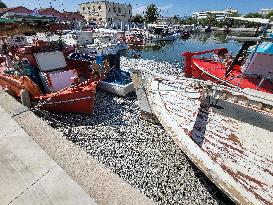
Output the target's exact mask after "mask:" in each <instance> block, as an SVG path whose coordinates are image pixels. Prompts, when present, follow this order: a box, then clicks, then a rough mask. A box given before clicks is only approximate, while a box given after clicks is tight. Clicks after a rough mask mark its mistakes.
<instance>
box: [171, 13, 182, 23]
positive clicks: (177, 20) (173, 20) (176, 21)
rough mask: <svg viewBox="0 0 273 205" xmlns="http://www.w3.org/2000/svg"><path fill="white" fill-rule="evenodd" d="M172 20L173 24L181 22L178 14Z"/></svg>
mask: <svg viewBox="0 0 273 205" xmlns="http://www.w3.org/2000/svg"><path fill="white" fill-rule="evenodd" d="M171 20H172V23H173V24H180V23H181V22H180V19H179V18H178V16H177V15H174V16H173V17H172V19H171Z"/></svg>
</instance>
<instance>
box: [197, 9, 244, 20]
mask: <svg viewBox="0 0 273 205" xmlns="http://www.w3.org/2000/svg"><path fill="white" fill-rule="evenodd" d="M235 14H236V15H237V14H239V11H238V10H237V9H226V10H222V11H216V10H209V11H200V12H193V14H192V17H193V18H196V19H198V20H200V19H204V18H207V17H208V16H209V15H214V16H216V19H217V20H218V21H221V20H223V19H224V18H226V17H228V16H231V15H235Z"/></svg>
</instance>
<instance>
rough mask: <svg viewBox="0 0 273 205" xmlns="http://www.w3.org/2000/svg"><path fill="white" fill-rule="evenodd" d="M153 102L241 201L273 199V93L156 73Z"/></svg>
mask: <svg viewBox="0 0 273 205" xmlns="http://www.w3.org/2000/svg"><path fill="white" fill-rule="evenodd" d="M146 94H147V97H148V102H149V103H148V104H149V106H150V107H151V110H152V112H153V113H154V114H155V115H156V117H157V118H158V120H159V121H160V122H161V124H162V125H163V126H164V128H165V129H166V131H167V132H168V133H169V135H170V136H171V137H172V138H173V139H174V141H175V142H176V143H177V145H179V146H180V148H181V149H182V150H183V151H184V152H185V153H186V154H187V156H188V157H189V158H190V159H191V160H192V161H193V162H194V164H195V165H196V166H198V167H199V168H200V169H201V170H202V171H203V172H204V173H205V174H206V175H207V176H208V177H209V178H210V179H211V180H212V181H213V182H214V183H215V184H216V185H217V186H218V187H219V188H220V189H222V190H223V191H224V192H225V193H226V194H227V195H228V196H229V197H230V198H231V199H233V200H234V202H236V203H238V204H253V205H254V204H255V205H258V204H272V201H273V161H272V159H273V126H272V124H273V98H272V95H271V94H267V93H262V92H259V91H254V90H251V89H243V90H240V91H238V90H237V89H233V88H230V87H226V86H220V85H217V84H213V83H211V82H209V81H199V80H196V79H189V78H182V79H180V80H175V79H171V78H167V77H154V78H151V79H150V80H149V81H148V83H147V92H146Z"/></svg>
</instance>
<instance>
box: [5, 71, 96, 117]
mask: <svg viewBox="0 0 273 205" xmlns="http://www.w3.org/2000/svg"><path fill="white" fill-rule="evenodd" d="M0 87H2V88H4V89H7V90H8V91H9V93H11V94H12V95H14V96H15V97H20V92H21V91H22V90H26V91H28V93H29V96H30V101H31V104H32V105H35V107H36V108H39V109H43V110H47V111H50V112H57V113H66V112H71V113H81V114H92V113H93V110H94V104H95V94H96V87H97V81H92V80H87V81H85V82H83V83H80V84H77V85H74V86H70V87H67V88H65V89H62V90H60V91H57V92H53V93H49V94H42V92H41V91H40V88H39V87H38V86H37V85H36V84H35V83H33V81H32V80H30V79H29V78H28V77H26V76H22V77H19V76H12V75H6V74H3V73H1V72H0Z"/></svg>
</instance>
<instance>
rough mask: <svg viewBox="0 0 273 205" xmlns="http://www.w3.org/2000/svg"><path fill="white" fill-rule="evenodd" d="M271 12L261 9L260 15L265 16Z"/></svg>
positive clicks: (269, 9)
mask: <svg viewBox="0 0 273 205" xmlns="http://www.w3.org/2000/svg"><path fill="white" fill-rule="evenodd" d="M271 12H273V9H271V8H267V9H261V11H260V14H262V15H263V16H266V15H268V14H269V13H271Z"/></svg>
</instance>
